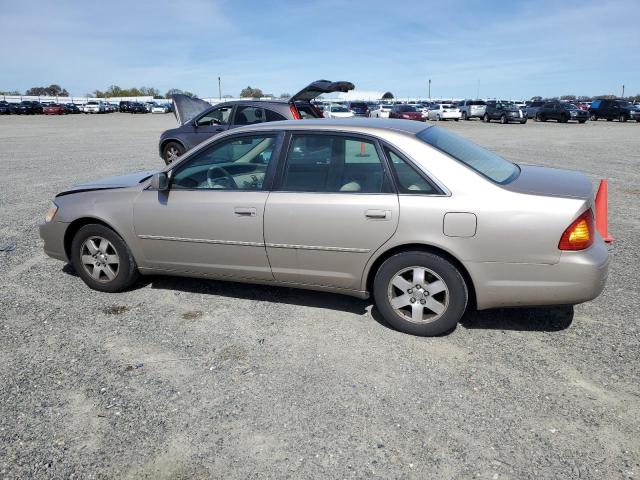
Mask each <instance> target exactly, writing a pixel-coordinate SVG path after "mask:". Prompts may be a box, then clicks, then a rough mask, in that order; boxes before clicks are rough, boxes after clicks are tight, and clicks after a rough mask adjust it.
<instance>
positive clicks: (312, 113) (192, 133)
mask: <svg viewBox="0 0 640 480" xmlns="http://www.w3.org/2000/svg"><path fill="white" fill-rule="evenodd" d="M353 88H354V85H353V83H350V82H330V81H328V80H318V81H316V82H313V83H311V84H309V85H307V86H306V87H305V88H303V89H302V90H300V91H299V92H298V93H296V94H295V95H294V96H292V97H291V98H290V99H289V100H252V99H250V98H248V99H246V100H235V101H232V102H224V103H218V104H217V105H215V106H211V104H209V103H207V102H205V101H204V100H200V99H199V98H192V97H188V96H186V95H174V96H173V113H174V115H175V116H176V119H177V120H178V123H179V124H180V126H179V127H178V128H172V129H170V130H166V131H164V132H163V133H162V135H160V143H159V150H160V156H161V157H162V159H163V160H164V161H165V163H166V164H167V165H169V164H170V163H171V162H173V161H175V160H176V159H177V158H178V157H180V156H181V155H182V154H183V153H184V152H186V151H187V150H189V149H191V148H193V147H195V146H196V145H198V144H199V143H201V142H203V141H205V140H207V139H208V138H211V137H213V136H214V135H217V134H219V133H221V132H224V131H225V130H228V129H230V128H235V127H241V126H244V125H253V124H255V123H262V122H273V121H277V120H302V119H307V118H322V117H323V115H322V111H321V110H320V109H319V108H318V107H316V106H315V105H313V104H312V103H311V100H313V99H314V98H316V97H317V96H318V95H322V94H323V93H331V92H348V91H349V90H353ZM365 106H366V104H365ZM367 110H368V107H367Z"/></svg>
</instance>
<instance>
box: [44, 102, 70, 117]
mask: <svg viewBox="0 0 640 480" xmlns="http://www.w3.org/2000/svg"><path fill="white" fill-rule="evenodd" d="M42 113H43V114H44V115H66V114H67V113H69V111H68V110H67V107H66V106H65V105H62V104H60V103H49V104H47V105H45V106H43V107H42Z"/></svg>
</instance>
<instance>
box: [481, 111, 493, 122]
mask: <svg viewBox="0 0 640 480" xmlns="http://www.w3.org/2000/svg"><path fill="white" fill-rule="evenodd" d="M482 121H483V122H484V123H489V122H490V121H491V118H489V114H488V113H485V114H484V115H483V117H482Z"/></svg>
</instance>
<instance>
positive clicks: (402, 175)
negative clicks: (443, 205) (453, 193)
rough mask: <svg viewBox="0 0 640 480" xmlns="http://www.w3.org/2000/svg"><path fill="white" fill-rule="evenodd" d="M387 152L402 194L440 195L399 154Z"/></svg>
mask: <svg viewBox="0 0 640 480" xmlns="http://www.w3.org/2000/svg"><path fill="white" fill-rule="evenodd" d="M385 152H386V153H387V156H388V157H389V160H391V168H392V169H393V171H394V173H395V175H396V180H397V181H398V187H399V188H398V190H399V191H400V192H401V193H416V194H423V195H424V194H433V193H440V192H439V191H438V190H437V189H436V188H435V187H434V186H433V185H431V183H429V182H428V181H427V180H425V179H424V177H423V176H422V175H420V174H419V173H418V172H417V171H416V170H415V169H414V168H413V167H412V166H411V165H409V164H408V163H407V162H406V161H405V160H404V159H403V158H402V157H400V156H399V155H398V154H397V153H395V152H394V151H392V150H389V149H388V148H386V149H385Z"/></svg>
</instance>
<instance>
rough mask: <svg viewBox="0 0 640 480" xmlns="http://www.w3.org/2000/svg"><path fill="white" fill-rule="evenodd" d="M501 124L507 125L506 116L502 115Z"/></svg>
mask: <svg viewBox="0 0 640 480" xmlns="http://www.w3.org/2000/svg"><path fill="white" fill-rule="evenodd" d="M500 123H501V124H503V125H504V124H505V123H507V116H506V115H502V116H500Z"/></svg>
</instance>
